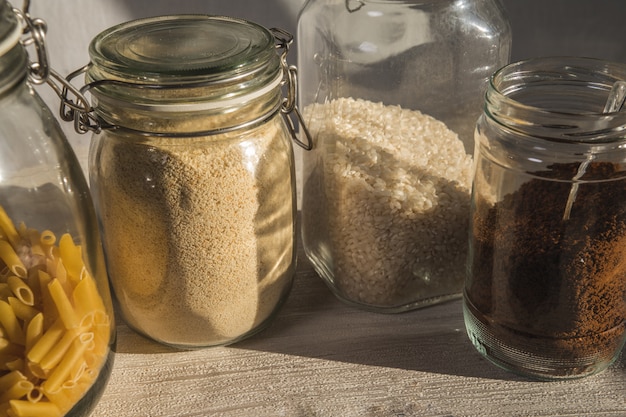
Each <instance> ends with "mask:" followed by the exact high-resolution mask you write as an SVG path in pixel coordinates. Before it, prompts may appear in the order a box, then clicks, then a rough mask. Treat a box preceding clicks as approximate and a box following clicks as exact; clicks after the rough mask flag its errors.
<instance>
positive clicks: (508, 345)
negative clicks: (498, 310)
mask: <svg viewBox="0 0 626 417" xmlns="http://www.w3.org/2000/svg"><path fill="white" fill-rule="evenodd" d="M463 316H464V319H465V327H466V330H467V334H468V337H469V339H470V341H471V342H472V344H473V345H474V347H475V348H476V350H478V352H480V353H481V354H482V355H483V356H484V357H485V358H486V359H487V360H489V361H490V362H492V363H493V364H495V365H496V366H498V367H500V368H502V369H504V370H506V371H510V372H513V373H515V374H518V375H521V376H524V377H530V378H533V379H539V380H565V379H576V378H583V377H586V376H590V375H593V374H597V373H599V372H601V371H603V370H605V369H606V368H608V367H609V366H610V365H611V364H612V363H613V362H614V361H615V359H616V358H617V357H618V356H619V353H620V351H621V349H622V346H623V345H624V342H625V341H626V323H624V324H623V325H620V326H618V327H616V328H613V329H610V330H608V331H606V332H603V333H600V334H597V335H593V336H588V337H575V338H573V337H570V338H548V337H541V336H535V335H529V334H525V333H521V332H519V331H515V330H513V329H511V328H508V327H506V326H503V325H500V324H497V323H495V322H494V320H492V319H491V318H489V317H488V316H486V315H483V314H482V313H481V312H479V311H478V310H477V309H476V308H474V307H473V306H472V304H471V302H469V301H468V300H467V298H465V299H464V302H463ZM594 345H595V346H594Z"/></svg>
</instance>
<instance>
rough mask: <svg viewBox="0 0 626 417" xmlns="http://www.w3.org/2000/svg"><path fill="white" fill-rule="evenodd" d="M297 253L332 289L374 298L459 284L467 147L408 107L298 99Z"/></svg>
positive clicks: (440, 293) (402, 302)
mask: <svg viewBox="0 0 626 417" xmlns="http://www.w3.org/2000/svg"><path fill="white" fill-rule="evenodd" d="M304 113H305V120H307V122H308V128H309V130H310V131H311V133H312V135H313V136H314V138H315V140H316V148H315V150H314V151H313V153H312V154H310V155H307V158H306V159H305V180H304V181H305V187H304V190H303V229H304V242H305V248H306V251H307V254H308V255H309V257H310V258H311V260H312V261H313V263H314V264H315V265H316V269H317V270H318V272H319V273H320V274H321V275H322V276H323V277H324V278H325V279H326V280H327V281H329V283H330V284H331V288H332V289H333V290H334V291H335V292H336V293H337V295H338V296H340V297H341V298H344V299H347V300H348V301H352V302H356V303H359V304H366V305H369V306H374V307H382V308H398V307H401V306H405V307H406V306H407V305H413V306H419V305H425V304H430V303H432V302H433V301H434V299H436V298H438V297H445V296H449V295H451V294H455V293H456V294H458V293H460V292H461V288H462V284H463V276H464V269H465V257H466V253H467V230H468V216H469V203H470V185H471V171H472V157H471V155H468V154H466V152H465V149H464V146H463V143H462V142H461V140H459V138H458V137H457V135H456V134H455V133H454V132H452V131H451V130H449V129H448V128H447V127H446V125H445V124H444V123H442V122H441V121H438V120H436V119H434V118H432V117H430V116H428V115H425V114H422V113H421V112H418V111H413V110H408V109H402V108H400V107H398V106H385V105H383V104H381V103H373V102H369V101H365V100H356V99H351V98H341V99H337V100H334V101H331V102H329V103H325V104H316V105H312V106H309V107H307V108H306V109H305V111H304Z"/></svg>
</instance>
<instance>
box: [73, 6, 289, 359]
mask: <svg viewBox="0 0 626 417" xmlns="http://www.w3.org/2000/svg"><path fill="white" fill-rule="evenodd" d="M290 42H291V38H290V35H289V34H287V33H285V32H282V31H280V30H267V29H265V28H263V27H261V26H258V25H256V24H254V23H251V22H247V21H243V20H238V19H232V18H227V17H215V16H205V15H179V16H165V17H156V18H147V19H141V20H136V21H131V22H127V23H123V24H121V25H118V26H115V27H112V28H110V29H108V30H105V31H104V32H102V33H100V34H99V35H98V36H96V38H94V40H93V41H92V42H91V45H90V49H89V52H90V57H91V64H90V66H88V67H87V69H86V83H87V84H86V86H85V87H84V88H83V90H84V91H86V90H89V91H90V93H91V96H92V104H93V108H94V110H93V113H86V114H82V115H78V116H77V123H78V124H79V126H82V129H83V130H95V131H96V134H94V136H93V141H92V144H91V149H90V156H89V157H90V160H89V165H90V168H89V171H90V179H91V187H92V190H93V194H94V197H95V202H96V207H97V212H98V216H99V220H100V224H101V226H102V230H103V239H104V248H105V252H106V258H107V263H108V267H109V273H110V279H111V283H112V287H113V290H114V294H115V296H116V299H117V302H118V304H119V308H120V310H121V313H122V315H123V317H124V319H125V320H126V322H127V323H128V325H129V326H131V327H132V328H133V329H135V330H137V331H138V332H140V333H142V334H144V335H146V336H148V337H150V338H152V339H154V340H156V341H158V342H161V343H164V344H167V345H171V346H175V347H179V348H200V347H206V346H215V345H225V344H230V343H234V342H236V341H239V340H241V339H243V338H245V337H248V336H250V335H252V334H254V333H256V332H258V331H259V330H260V329H262V328H263V327H264V326H266V325H267V324H268V323H269V322H270V320H271V318H272V317H273V316H274V315H275V313H276V312H277V311H278V309H279V307H280V305H281V304H282V303H283V301H284V300H285V298H286V297H287V294H288V292H289V289H290V287H291V284H292V280H293V276H294V272H295V260H296V250H295V214H296V200H295V195H296V194H295V169H294V157H293V148H292V143H291V139H292V132H293V126H291V125H288V124H287V120H288V119H287V116H286V115H287V114H288V113H290V112H291V111H293V110H294V109H293V107H295V106H293V104H291V105H290V103H293V102H294V101H295V97H293V96H292V94H295V92H294V90H293V88H287V89H286V90H288V91H289V96H288V97H283V92H282V87H283V85H285V83H286V84H288V85H291V83H292V80H293V79H294V78H295V77H293V75H295V74H293V73H294V71H295V70H294V69H293V68H291V69H290V68H288V66H287V64H286V59H285V58H286V53H287V47H288V44H289V43H290ZM293 87H294V88H295V85H294V86H293Z"/></svg>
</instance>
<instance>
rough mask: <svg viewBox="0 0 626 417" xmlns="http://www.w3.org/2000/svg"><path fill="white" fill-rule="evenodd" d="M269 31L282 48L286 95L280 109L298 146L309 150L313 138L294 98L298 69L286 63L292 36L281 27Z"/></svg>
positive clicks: (277, 45) (296, 94)
mask: <svg viewBox="0 0 626 417" xmlns="http://www.w3.org/2000/svg"><path fill="white" fill-rule="evenodd" d="M270 32H272V35H274V39H276V48H277V49H282V52H281V54H280V61H281V65H282V67H283V85H285V86H286V88H287V97H285V98H284V99H283V104H282V107H281V109H280V111H281V113H282V114H283V117H284V119H285V121H286V122H287V128H288V129H289V133H290V134H291V138H292V139H293V140H294V142H296V143H297V144H298V145H299V146H300V147H302V148H303V149H305V150H307V151H310V150H311V149H313V140H312V139H311V134H310V133H309V130H308V129H307V127H306V124H305V123H304V119H303V118H302V114H300V110H298V106H297V105H296V99H297V97H298V91H297V90H298V87H297V86H298V69H297V68H296V67H295V66H294V65H289V64H288V63H287V54H288V53H289V47H290V46H291V44H292V42H293V36H292V35H291V34H290V33H289V32H287V31H285V30H283V29H277V28H272V29H270ZM292 114H293V115H295V117H296V119H297V120H298V125H299V126H300V131H301V133H302V134H303V135H304V137H305V138H306V141H304V142H303V141H302V140H300V138H299V137H298V133H297V132H296V127H295V125H294V122H293V120H292V119H291V117H290V116H291V115H292Z"/></svg>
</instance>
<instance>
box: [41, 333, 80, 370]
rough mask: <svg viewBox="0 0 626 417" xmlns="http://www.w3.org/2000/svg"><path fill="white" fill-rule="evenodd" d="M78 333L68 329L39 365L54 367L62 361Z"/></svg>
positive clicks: (47, 368) (43, 367) (45, 368)
mask: <svg viewBox="0 0 626 417" xmlns="http://www.w3.org/2000/svg"><path fill="white" fill-rule="evenodd" d="M77 334H78V333H77V332H75V331H74V330H70V331H66V332H65V333H64V334H63V337H61V340H59V341H58V342H57V343H56V344H55V345H54V346H52V349H50V350H49V351H48V353H47V354H46V356H44V357H43V358H42V359H41V362H39V366H41V368H42V369H44V370H51V369H54V367H55V366H57V365H58V363H59V362H61V360H62V359H63V357H64V356H65V354H66V353H67V351H68V349H69V348H70V346H72V342H74V339H76V336H77Z"/></svg>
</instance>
